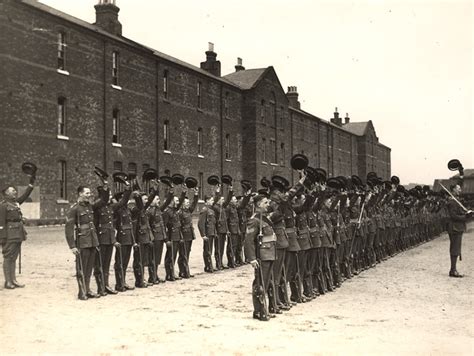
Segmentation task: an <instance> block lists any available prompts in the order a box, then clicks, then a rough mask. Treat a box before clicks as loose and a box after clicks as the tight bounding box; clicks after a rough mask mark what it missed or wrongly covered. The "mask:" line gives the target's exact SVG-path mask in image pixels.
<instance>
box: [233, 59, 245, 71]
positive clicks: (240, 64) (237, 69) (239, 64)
mask: <svg viewBox="0 0 474 356" xmlns="http://www.w3.org/2000/svg"><path fill="white" fill-rule="evenodd" d="M241 70H245V67H244V66H243V65H242V58H240V57H237V65H236V66H235V71H236V72H239V71H241Z"/></svg>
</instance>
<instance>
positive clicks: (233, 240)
mask: <svg viewBox="0 0 474 356" xmlns="http://www.w3.org/2000/svg"><path fill="white" fill-rule="evenodd" d="M250 193H251V191H250V190H248V191H247V192H245V195H244V197H243V198H240V201H239V200H238V199H237V197H236V196H232V198H231V200H230V203H229V205H228V207H227V209H226V215H227V226H228V227H229V242H230V243H228V244H227V259H228V260H229V259H231V260H232V259H233V260H234V266H235V267H237V266H240V265H241V264H242V262H243V261H242V259H241V256H242V251H241V250H242V241H241V230H240V221H239V211H242V210H243V209H245V208H246V206H247V204H248V202H249V200H250ZM229 267H230V266H229Z"/></svg>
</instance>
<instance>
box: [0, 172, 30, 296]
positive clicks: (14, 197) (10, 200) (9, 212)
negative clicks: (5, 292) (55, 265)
mask: <svg viewBox="0 0 474 356" xmlns="http://www.w3.org/2000/svg"><path fill="white" fill-rule="evenodd" d="M35 178H36V177H35V173H32V175H31V176H30V183H29V184H28V187H27V188H26V190H25V192H24V193H23V194H22V195H21V196H20V197H18V191H17V190H16V188H15V187H14V186H8V187H6V188H5V189H3V190H2V193H3V197H4V200H3V201H1V202H0V243H1V244H2V253H3V274H4V276H5V288H6V289H15V288H23V287H24V286H25V285H24V284H21V283H19V282H18V281H17V280H16V271H15V270H16V259H17V258H18V255H19V254H20V251H21V243H22V242H23V241H25V240H26V230H25V228H24V225H23V216H22V214H21V209H20V205H21V204H22V203H23V202H24V201H25V200H26V199H28V197H29V196H30V194H31V192H32V191H33V184H34V182H35Z"/></svg>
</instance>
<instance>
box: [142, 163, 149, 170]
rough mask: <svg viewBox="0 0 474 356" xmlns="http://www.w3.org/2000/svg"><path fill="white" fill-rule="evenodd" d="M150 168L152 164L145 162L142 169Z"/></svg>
mask: <svg viewBox="0 0 474 356" xmlns="http://www.w3.org/2000/svg"><path fill="white" fill-rule="evenodd" d="M148 168H150V165H149V164H148V163H143V165H142V171H143V172H145V171H146V170H147V169H148Z"/></svg>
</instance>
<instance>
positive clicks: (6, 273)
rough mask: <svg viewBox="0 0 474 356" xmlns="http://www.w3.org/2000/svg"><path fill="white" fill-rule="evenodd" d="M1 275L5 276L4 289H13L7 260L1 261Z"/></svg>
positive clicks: (9, 265)
mask: <svg viewBox="0 0 474 356" xmlns="http://www.w3.org/2000/svg"><path fill="white" fill-rule="evenodd" d="M3 275H4V276H5V289H15V285H14V284H13V281H12V277H11V261H10V259H9V258H4V259H3Z"/></svg>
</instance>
